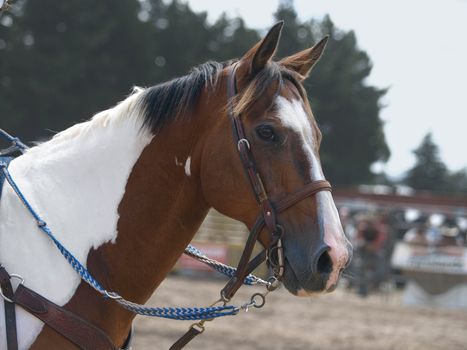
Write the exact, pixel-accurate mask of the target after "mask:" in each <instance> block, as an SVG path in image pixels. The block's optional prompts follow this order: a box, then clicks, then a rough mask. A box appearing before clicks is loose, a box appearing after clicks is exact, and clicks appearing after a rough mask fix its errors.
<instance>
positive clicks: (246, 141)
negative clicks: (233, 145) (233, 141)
mask: <svg viewBox="0 0 467 350" xmlns="http://www.w3.org/2000/svg"><path fill="white" fill-rule="evenodd" d="M242 143H244V144H245V145H246V148H248V149H249V150H250V149H251V148H250V142H248V140H247V139H240V140H238V142H237V148H238V151H239V152H240V145H241V144H242Z"/></svg>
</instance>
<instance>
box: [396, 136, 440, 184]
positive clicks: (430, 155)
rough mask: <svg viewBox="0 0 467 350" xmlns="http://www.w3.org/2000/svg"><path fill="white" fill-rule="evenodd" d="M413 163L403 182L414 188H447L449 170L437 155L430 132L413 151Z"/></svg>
mask: <svg viewBox="0 0 467 350" xmlns="http://www.w3.org/2000/svg"><path fill="white" fill-rule="evenodd" d="M413 153H414V154H415V158H416V160H415V165H414V166H413V168H411V169H410V170H409V171H408V172H407V175H406V177H405V183H406V184H407V185H409V186H410V187H413V188H414V189H416V190H436V191H445V190H446V189H448V176H449V172H448V169H447V167H446V165H445V164H444V163H443V161H442V160H441V158H440V156H439V149H438V146H437V145H436V144H435V143H434V141H433V137H432V135H431V133H428V134H426V135H425V137H424V138H423V140H422V142H421V144H420V145H419V146H418V147H417V149H415V150H414V151H413Z"/></svg>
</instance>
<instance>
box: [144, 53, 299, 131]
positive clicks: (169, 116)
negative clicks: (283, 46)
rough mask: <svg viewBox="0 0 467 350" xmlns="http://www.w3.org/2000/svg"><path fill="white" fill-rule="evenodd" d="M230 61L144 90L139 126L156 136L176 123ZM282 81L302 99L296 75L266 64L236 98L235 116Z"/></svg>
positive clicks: (205, 66)
mask: <svg viewBox="0 0 467 350" xmlns="http://www.w3.org/2000/svg"><path fill="white" fill-rule="evenodd" d="M233 62H234V61H227V62H222V63H219V62H214V61H209V62H206V63H203V64H201V65H199V66H197V67H194V68H193V69H192V70H191V71H190V72H189V73H188V74H187V75H185V76H183V77H180V78H176V79H173V80H170V81H168V82H165V83H161V84H158V85H155V86H152V87H150V88H148V89H146V90H145V91H144V92H143V95H142V99H141V104H142V105H141V109H142V111H143V118H144V122H143V127H146V128H148V129H149V130H150V131H151V132H153V133H157V132H159V131H160V130H161V129H162V128H163V127H164V126H166V125H167V124H169V123H170V122H172V121H174V120H176V118H177V117H181V116H182V115H184V114H185V113H186V112H187V111H188V110H190V109H192V108H194V106H195V104H196V102H197V100H198V98H199V96H200V93H201V91H202V90H203V88H204V87H206V86H208V87H210V86H214V85H215V84H216V82H217V79H218V77H219V73H220V72H221V71H222V70H223V69H224V68H225V67H227V66H229V65H231V64H232V63H233ZM284 79H286V80H289V81H291V82H292V83H293V84H294V85H295V86H296V87H297V89H298V90H299V92H300V94H301V95H302V97H303V98H304V99H306V92H305V90H304V88H303V86H302V85H301V83H300V82H299V80H297V78H296V73H294V72H291V71H290V70H288V69H286V68H285V67H284V66H281V65H280V64H279V63H277V62H270V63H269V64H267V65H266V67H264V68H263V69H262V70H261V71H260V72H259V73H258V74H256V76H255V77H254V79H253V80H252V81H251V82H250V83H249V86H248V88H246V89H245V91H244V92H243V93H241V94H240V96H238V99H237V101H236V103H235V113H236V114H241V113H242V112H244V111H247V110H248V109H249V108H250V107H251V106H252V105H253V104H254V103H255V102H256V101H257V100H258V98H259V97H260V96H262V95H263V94H264V92H265V91H266V89H267V88H268V87H269V86H271V84H273V83H274V82H277V83H278V85H277V89H280V87H281V86H282V85H283V80H284Z"/></svg>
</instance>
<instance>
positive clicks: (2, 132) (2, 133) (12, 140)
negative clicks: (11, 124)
mask: <svg viewBox="0 0 467 350" xmlns="http://www.w3.org/2000/svg"><path fill="white" fill-rule="evenodd" d="M0 137H2V138H3V139H5V140H7V141H8V142H10V143H11V144H12V145H13V147H14V148H18V150H20V151H22V152H23V151H25V150H27V149H28V148H29V147H28V146H26V145H25V144H24V143H22V142H21V140H20V139H19V138H17V137H14V136H11V135H10V134H9V133H7V132H6V131H5V130H3V129H0Z"/></svg>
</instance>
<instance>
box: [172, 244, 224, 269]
mask: <svg viewBox="0 0 467 350" xmlns="http://www.w3.org/2000/svg"><path fill="white" fill-rule="evenodd" d="M195 247H196V248H198V249H199V250H201V251H202V252H203V253H204V254H205V255H206V256H208V257H210V258H211V259H214V260H217V261H219V262H221V263H223V264H226V263H227V253H228V249H227V247H226V246H223V245H218V244H209V243H198V244H195ZM177 268H178V269H181V270H191V271H210V272H212V271H214V270H213V269H212V268H210V267H209V266H207V265H206V264H203V263H200V262H199V261H197V260H195V259H193V258H191V257H189V256H188V255H185V254H182V256H181V257H180V259H178V263H177Z"/></svg>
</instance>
